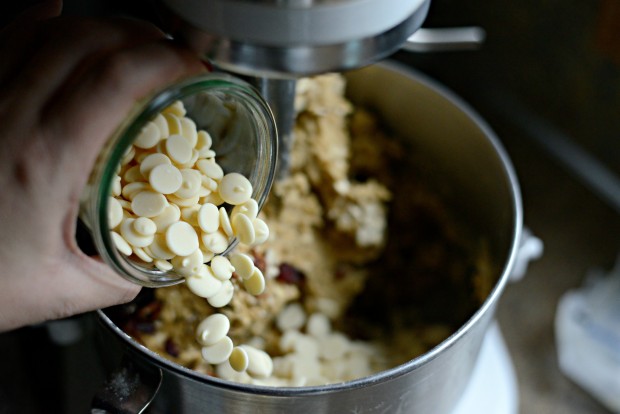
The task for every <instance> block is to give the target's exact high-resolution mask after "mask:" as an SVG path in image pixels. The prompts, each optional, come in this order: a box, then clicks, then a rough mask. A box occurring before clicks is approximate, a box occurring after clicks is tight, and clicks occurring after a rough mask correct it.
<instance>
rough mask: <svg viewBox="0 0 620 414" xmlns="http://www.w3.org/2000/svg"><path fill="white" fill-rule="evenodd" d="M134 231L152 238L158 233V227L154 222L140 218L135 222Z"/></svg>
mask: <svg viewBox="0 0 620 414" xmlns="http://www.w3.org/2000/svg"><path fill="white" fill-rule="evenodd" d="M133 229H134V230H135V231H136V233H138V234H139V235H140V236H152V235H154V234H155V232H156V231H157V226H156V225H155V222H153V220H151V219H149V218H146V217H138V218H137V219H136V220H134V222H133Z"/></svg>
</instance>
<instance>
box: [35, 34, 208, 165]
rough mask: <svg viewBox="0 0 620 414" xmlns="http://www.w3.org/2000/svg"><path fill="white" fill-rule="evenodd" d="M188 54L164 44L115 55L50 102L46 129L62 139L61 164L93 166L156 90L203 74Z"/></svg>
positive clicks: (189, 53) (198, 62)
mask: <svg viewBox="0 0 620 414" xmlns="http://www.w3.org/2000/svg"><path fill="white" fill-rule="evenodd" d="M204 70H205V69H204V66H203V65H202V63H201V62H200V60H199V59H198V58H197V57H196V56H195V55H194V54H193V53H192V52H191V51H189V50H187V49H184V48H182V47H180V46H178V45H176V44H174V43H173V42H172V41H170V40H161V41H157V42H151V43H148V44H143V45H139V46H136V47H134V48H131V49H124V50H122V51H118V52H115V53H112V54H110V55H109V56H106V57H105V58H103V59H102V61H101V62H100V63H98V64H97V65H95V66H94V67H92V70H90V71H88V72H85V73H84V75H83V77H82V78H81V79H80V80H79V82H76V83H74V84H73V85H72V86H71V87H68V88H65V89H64V90H63V91H62V93H59V94H58V95H56V96H55V99H54V100H53V101H52V102H50V104H49V105H48V107H47V108H46V111H45V112H44V114H43V115H44V116H43V118H42V126H43V128H44V129H46V130H50V131H55V133H54V135H56V136H61V137H63V138H64V139H63V142H62V145H61V146H59V149H60V151H61V152H62V153H60V154H58V157H59V159H63V158H62V157H63V155H64V156H68V157H70V160H68V161H71V162H73V163H79V166H80V167H79V168H85V169H87V171H88V170H89V169H90V168H91V167H92V165H93V163H94V161H95V158H96V156H97V154H98V152H99V149H100V148H101V147H102V146H103V144H104V143H105V141H106V140H107V139H109V137H110V136H111V134H112V133H113V131H114V130H115V129H116V128H117V127H118V125H120V124H121V122H122V121H123V120H124V119H125V117H126V116H127V114H128V113H129V112H130V111H131V109H132V108H133V107H134V106H135V105H136V103H137V102H138V101H140V100H142V99H143V98H145V97H146V96H147V95H148V94H150V93H152V92H154V91H155V90H158V89H161V88H163V87H164V86H167V85H168V84H170V83H172V82H174V81H176V80H178V79H180V78H185V77H188V76H191V75H194V74H197V73H201V72H203V71H204Z"/></svg>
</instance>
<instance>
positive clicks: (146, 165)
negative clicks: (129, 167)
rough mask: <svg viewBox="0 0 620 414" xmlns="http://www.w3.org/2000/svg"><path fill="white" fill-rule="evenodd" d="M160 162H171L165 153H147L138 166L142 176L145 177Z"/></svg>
mask: <svg viewBox="0 0 620 414" xmlns="http://www.w3.org/2000/svg"><path fill="white" fill-rule="evenodd" d="M161 164H172V161H171V160H170V158H168V157H167V156H166V155H165V154H162V153H159V152H156V153H154V154H149V155H147V156H146V157H145V158H144V159H143V160H142V162H141V163H140V166H139V167H138V168H139V170H140V173H141V174H142V176H143V177H145V178H146V177H148V176H149V174H150V173H151V170H152V169H153V168H155V167H157V166H158V165H161Z"/></svg>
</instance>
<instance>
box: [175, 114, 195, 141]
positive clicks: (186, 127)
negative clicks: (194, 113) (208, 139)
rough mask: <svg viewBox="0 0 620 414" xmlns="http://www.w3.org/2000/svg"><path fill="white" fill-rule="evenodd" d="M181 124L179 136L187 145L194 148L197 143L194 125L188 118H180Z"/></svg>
mask: <svg viewBox="0 0 620 414" xmlns="http://www.w3.org/2000/svg"><path fill="white" fill-rule="evenodd" d="M179 121H180V122H181V135H183V138H185V139H186V140H187V142H188V143H189V145H190V146H191V147H192V148H194V147H195V146H196V144H197V143H198V132H197V131H196V124H195V123H194V121H192V120H191V119H189V118H185V117H183V118H180V119H179Z"/></svg>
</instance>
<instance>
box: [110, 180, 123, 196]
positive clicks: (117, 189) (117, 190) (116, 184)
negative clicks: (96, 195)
mask: <svg viewBox="0 0 620 414" xmlns="http://www.w3.org/2000/svg"><path fill="white" fill-rule="evenodd" d="M121 192H122V188H121V177H120V176H118V175H117V176H116V177H114V181H113V182H112V190H111V193H112V195H113V196H114V197H118V196H119V195H121Z"/></svg>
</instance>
